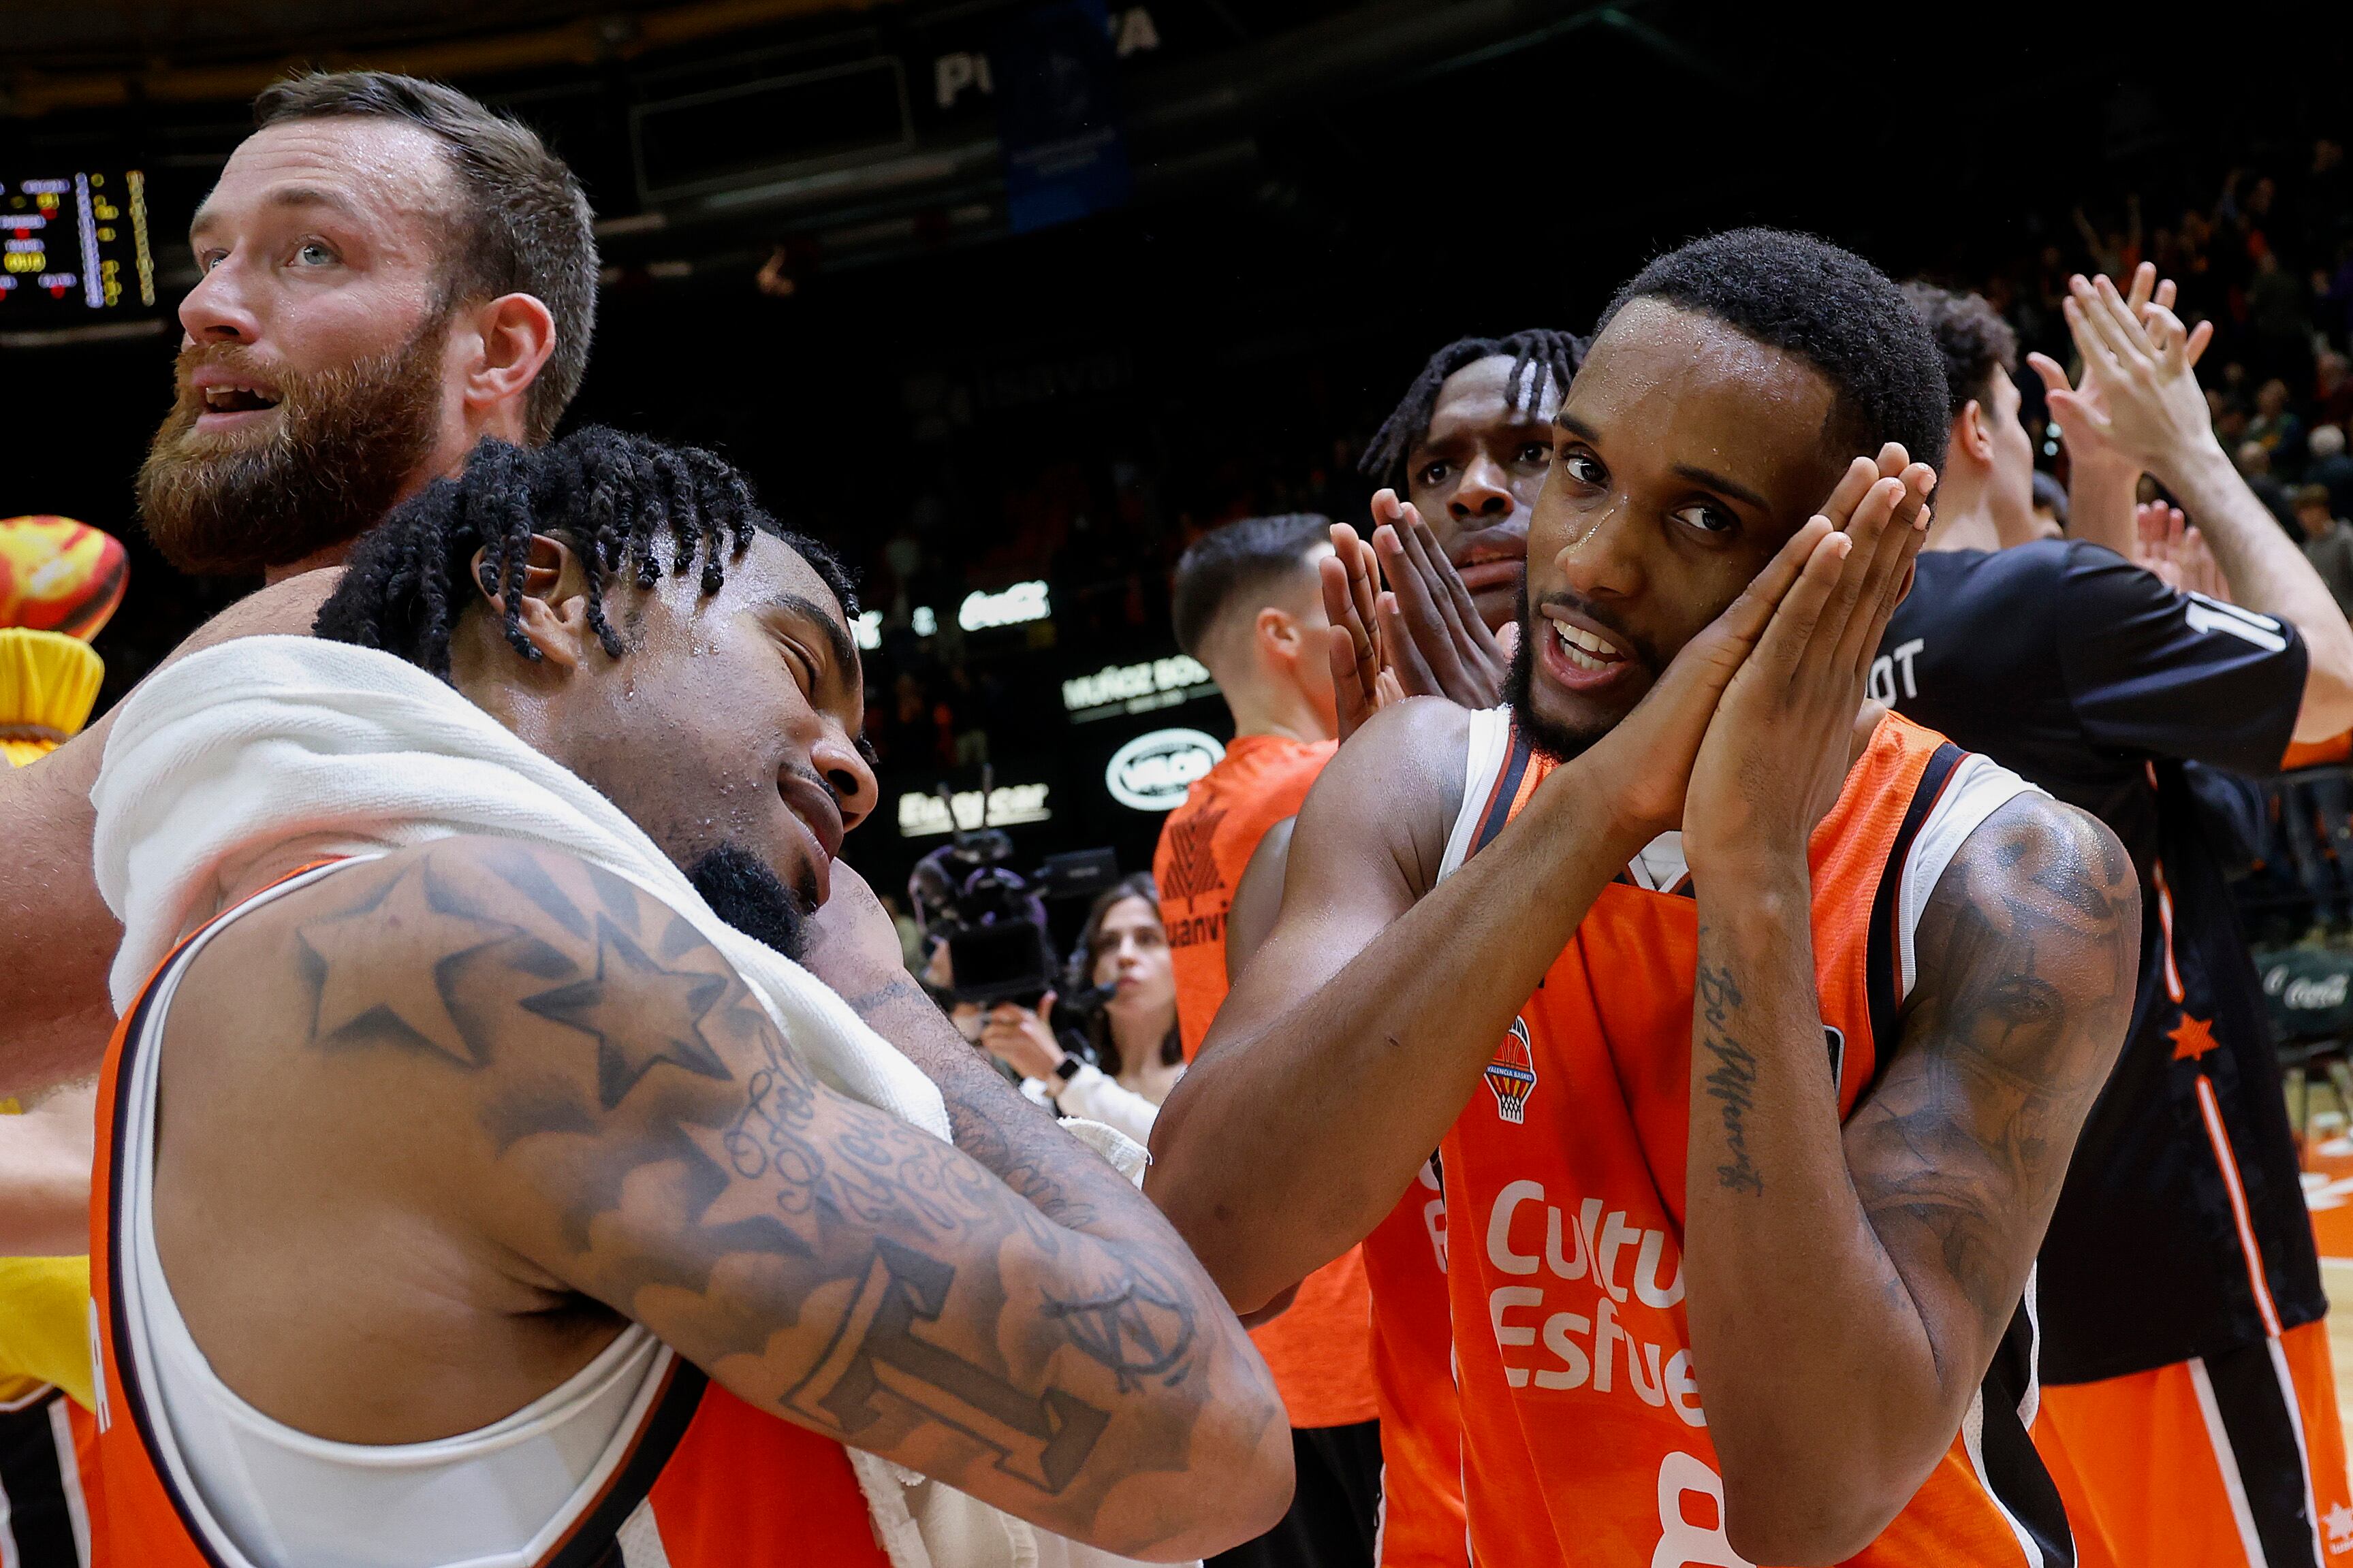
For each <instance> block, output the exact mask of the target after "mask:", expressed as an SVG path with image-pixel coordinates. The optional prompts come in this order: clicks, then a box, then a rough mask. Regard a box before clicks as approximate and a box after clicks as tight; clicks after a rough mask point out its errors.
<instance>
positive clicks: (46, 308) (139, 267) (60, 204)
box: [0, 169, 155, 329]
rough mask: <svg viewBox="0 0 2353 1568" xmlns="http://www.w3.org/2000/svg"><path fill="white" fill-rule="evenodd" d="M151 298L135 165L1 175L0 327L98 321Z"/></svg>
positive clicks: (141, 306)
mask: <svg viewBox="0 0 2353 1568" xmlns="http://www.w3.org/2000/svg"><path fill="white" fill-rule="evenodd" d="M154 303H155V255H154V249H153V247H152V246H151V245H150V244H149V242H148V236H147V180H146V176H145V175H144V174H142V173H141V172H140V171H139V170H137V169H88V170H77V171H74V172H72V173H59V174H50V175H46V176H40V177H36V178H31V179H5V180H0V329H5V328H6V327H8V326H9V325H12V324H21V325H26V326H31V325H45V326H64V325H69V324H71V323H73V322H75V321H103V320H106V319H108V318H110V317H113V316H116V315H122V316H129V315H134V314H137V313H139V312H141V311H142V310H147V309H151V308H153V305H154Z"/></svg>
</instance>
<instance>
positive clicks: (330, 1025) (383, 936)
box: [294, 864, 536, 1067]
mask: <svg viewBox="0 0 2353 1568" xmlns="http://www.w3.org/2000/svg"><path fill="white" fill-rule="evenodd" d="M294 935H295V938H296V940H297V941H298V942H301V946H302V948H303V950H304V954H305V960H306V964H305V966H306V967H307V968H308V969H309V970H310V978H311V985H312V988H313V992H314V994H315V1005H314V1008H313V1011H312V1014H311V1038H312V1039H314V1040H318V1041H321V1042H322V1043H329V1044H344V1043H356V1042H361V1041H368V1040H375V1041H383V1040H391V1041H394V1042H396V1043H398V1044H401V1045H406V1046H410V1047H424V1048H427V1049H430V1050H434V1051H438V1052H439V1053H440V1054H442V1055H443V1056H446V1057H448V1058H451V1059H452V1060H454V1061H457V1062H459V1063H460V1064H462V1065H464V1066H466V1067H479V1066H480V1065H481V1064H482V1062H483V1061H485V1060H487V1059H488V1053H487V1050H486V1048H485V1047H483V1045H482V1043H481V1042H480V1040H479V1039H478V1036H479V1035H480V1028H479V1027H477V1026H475V1021H474V1020H473V1019H472V1018H471V1016H470V1012H469V1009H467V1008H466V1007H465V1006H464V1005H462V1003H461V1002H459V1000H458V992H457V988H456V982H457V980H458V978H459V975H460V973H462V972H463V970H464V968H465V966H466V964H467V963H468V962H469V961H470V960H471V959H472V958H473V957H474V956H475V955H476V954H478V953H480V952H483V950H485V949H487V948H492V947H498V946H501V944H504V943H508V942H512V941H514V940H515V939H517V938H523V939H525V940H526V941H528V940H529V936H528V933H527V932H525V931H523V930H522V928H521V927H520V926H515V925H510V924H509V923H507V922H506V921H499V920H491V919H488V918H485V917H483V916H480V915H476V914H472V913H470V912H468V911H467V910H465V909H464V908H463V906H462V905H461V904H459V902H458V901H457V900H455V899H454V898H453V897H451V896H449V895H448V892H447V890H446V889H442V888H439V887H438V886H437V885H436V884H435V882H434V880H433V879H432V878H431V876H430V875H429V874H428V872H427V869H426V868H425V867H424V866H423V865H422V864H418V865H413V866H411V867H409V868H407V869H406V870H405V871H403V872H402V873H401V874H400V875H399V876H398V877H396V878H395V879H393V880H392V881H390V882H388V883H386V884H385V886H384V887H383V888H382V889H379V890H378V891H377V893H376V895H375V898H373V899H371V900H368V901H367V902H366V903H364V904H362V905H360V906H358V907H357V908H354V909H350V910H344V911H343V912H342V913H340V914H334V915H329V916H327V917H325V918H324V919H322V920H315V921H310V922H308V923H306V924H303V925H300V926H297V927H296V928H295V931H294ZM533 945H536V944H533ZM404 963H406V965H408V966H409V968H410V970H411V973H406V974H403V973H400V967H401V965H402V964H404Z"/></svg>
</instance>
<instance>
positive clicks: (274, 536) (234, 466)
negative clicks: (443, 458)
mask: <svg viewBox="0 0 2353 1568" xmlns="http://www.w3.org/2000/svg"><path fill="white" fill-rule="evenodd" d="M447 327H448V312H446V311H436V312H435V313H434V315H433V317H432V318H431V319H430V320H428V321H427V322H426V323H425V324H424V325H423V326H422V327H420V328H419V329H417V332H416V334H415V335H414V336H412V337H411V338H410V339H409V340H408V341H407V342H405V343H403V344H401V345H400V346H399V347H398V348H396V349H393V350H391V351H389V352H388V353H383V354H379V355H376V356H374V357H372V358H368V359H363V360H358V361H354V362H353V363H350V364H347V365H341V366H338V367H336V368H335V369H333V370H330V371H322V372H321V373H319V374H303V375H298V374H292V373H290V372H287V371H284V370H280V371H276V372H273V373H272V374H269V375H268V376H267V377H260V370H259V365H257V364H255V363H254V362H253V361H252V360H251V358H250V353H251V351H250V350H248V349H247V348H246V346H245V345H244V344H242V343H196V344H193V345H191V346H189V347H187V348H185V349H182V350H181V351H180V357H179V362H178V364H177V366H176V373H177V383H178V386H179V396H178V398H177V400H176V401H175V402H174V404H173V405H172V412H171V413H170V414H168V415H166V416H164V423H163V425H162V426H160V427H159V428H158V429H157V430H156V432H155V440H154V444H153V446H152V447H149V448H148V452H147V460H146V462H144V463H143V464H142V465H141V466H140V468H139V511H140V516H141V518H142V521H144V522H145V523H146V525H147V536H148V537H149V538H150V539H152V540H153V541H154V542H155V548H156V549H158V550H160V551H162V552H163V553H164V559H165V560H166V561H169V562H170V563H172V564H173V565H174V566H176V567H178V568H179V569H180V570H181V571H183V572H206V573H222V574H230V573H237V574H245V573H253V572H259V571H260V570H262V569H263V568H264V567H269V566H284V565H287V564H289V563H292V562H296V561H300V560H301V559H302V558H303V557H305V556H308V555H315V554H317V553H318V552H320V551H322V550H326V549H330V548H332V546H334V545H338V544H343V543H345V542H348V541H350V540H352V539H354V538H356V537H358V536H359V535H360V534H362V533H364V532H365V531H367V530H368V529H370V528H373V527H375V524H376V523H378V522H380V521H383V519H384V515H385V512H387V511H389V510H392V503H393V501H394V500H395V499H396V497H397V496H398V495H399V494H400V492H401V489H402V488H403V487H404V486H406V484H407V483H408V481H409V480H410V479H412V478H414V477H415V475H416V473H417V466H418V465H419V464H420V463H422V462H423V461H424V460H425V457H426V454H427V453H428V452H429V451H431V450H432V448H433V441H434V437H435V436H436V434H437V433H438V428H439V426H440V422H441V356H442V346H443V344H444V343H445V342H446V341H447V339H448V332H447ZM208 364H218V365H225V366H227V367H228V368H230V369H231V370H239V369H248V368H250V369H251V370H252V372H253V374H255V375H256V376H257V377H260V378H261V379H266V380H268V381H269V382H272V383H274V384H276V385H277V387H278V391H279V404H278V409H279V414H278V422H277V425H276V426H275V428H273V429H271V430H269V432H267V433H266V434H264V435H261V436H259V437H251V436H247V437H242V438H240V437H215V436H210V435H207V434H206V433H204V432H202V431H200V430H198V429H197V428H196V419H197V416H199V415H201V414H203V413H204V412H205V399H204V395H203V393H202V392H200V391H199V390H198V389H197V388H196V387H195V386H194V385H192V384H190V382H189V377H190V376H191V375H193V374H195V371H196V370H197V369H199V368H200V367H202V366H205V365H208Z"/></svg>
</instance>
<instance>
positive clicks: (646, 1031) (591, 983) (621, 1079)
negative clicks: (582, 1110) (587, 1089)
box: [522, 913, 732, 1110]
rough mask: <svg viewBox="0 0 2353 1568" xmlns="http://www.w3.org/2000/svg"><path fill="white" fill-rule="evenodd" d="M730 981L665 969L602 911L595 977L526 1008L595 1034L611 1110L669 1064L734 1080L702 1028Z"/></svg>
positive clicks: (600, 1089) (602, 1092) (600, 1078)
mask: <svg viewBox="0 0 2353 1568" xmlns="http://www.w3.org/2000/svg"><path fill="white" fill-rule="evenodd" d="M728 984H729V983H728V981H727V980H726V978H725V977H723V976H722V975H716V974H702V973H695V972H693V971H691V970H677V969H666V968H664V967H663V966H662V964H661V963H659V961H658V960H656V959H655V958H653V957H652V956H651V955H649V953H648V952H646V951H645V950H644V949H643V948H641V947H639V946H638V944H637V943H636V942H632V941H630V940H629V937H628V933H627V932H625V931H622V930H621V928H620V927H619V926H617V925H616V924H614V923H613V921H611V920H610V919H609V918H608V917H607V916H606V915H603V914H601V913H600V914H599V915H597V917H596V973H594V974H592V975H589V976H587V977H586V978H585V979H581V980H576V981H574V982H573V983H572V984H569V985H559V986H557V987H556V988H555V989H554V990H553V991H543V992H541V993H540V994H538V995H536V996H526V997H524V998H523V1001H522V1005H523V1007H524V1008H525V1010H527V1011H529V1012H533V1013H536V1014H538V1015H539V1016H541V1017H543V1018H547V1019H550V1020H552V1021H554V1022H555V1023H558V1024H562V1025H564V1026H565V1027H567V1028H573V1029H577V1030H579V1031H580V1032H581V1033H582V1034H584V1035H594V1036H595V1037H596V1094H597V1098H598V1099H599V1100H602V1101H603V1102H604V1107H605V1109H606V1110H612V1109H613V1108H614V1107H615V1106H617V1105H618V1104H620V1103H621V1100H622V1099H623V1097H624V1096H626V1095H627V1094H628V1092H629V1090H630V1089H633V1088H635V1087H636V1086H637V1082H638V1079H641V1078H643V1077H645V1076H646V1074H648V1073H649V1072H651V1071H652V1070H653V1069H654V1068H657V1067H659V1066H660V1065H661V1064H662V1063H664V1062H668V1063H670V1065H671V1066H673V1067H680V1068H685V1069H686V1070H687V1071H689V1072H693V1073H701V1074H702V1076H703V1077H705V1078H715V1079H727V1078H729V1077H731V1076H732V1075H731V1074H730V1073H729V1072H728V1070H727V1066H726V1064H725V1063H724V1062H723V1061H721V1060H720V1059H719V1055H718V1053H717V1052H715V1051H713V1050H712V1048H711V1046H710V1044H709V1043H708V1042H707V1041H705V1040H704V1039H703V1037H702V1028H701V1024H702V1016H703V1015H704V1014H706V1013H708V1012H710V1011H711V1009H712V1006H713V1005H716V1004H717V1002H718V1001H719V998H720V997H721V996H722V995H723V994H725V993H726V991H727V987H728Z"/></svg>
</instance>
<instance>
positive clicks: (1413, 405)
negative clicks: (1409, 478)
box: [1356, 327, 1586, 490]
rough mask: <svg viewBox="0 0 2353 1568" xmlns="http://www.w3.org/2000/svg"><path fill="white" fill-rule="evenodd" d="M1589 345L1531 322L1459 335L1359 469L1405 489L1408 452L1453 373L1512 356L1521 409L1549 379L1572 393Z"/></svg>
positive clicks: (1425, 430)
mask: <svg viewBox="0 0 2353 1568" xmlns="http://www.w3.org/2000/svg"><path fill="white" fill-rule="evenodd" d="M1585 344H1586V340H1585V339H1583V338H1580V337H1578V336H1577V335H1576V334H1575V333H1572V332H1556V331H1552V330H1551V329H1550V328H1547V327H1531V328H1529V329H1528V330H1527V331H1522V332H1514V333H1512V334H1510V335H1509V336H1507V337H1501V338H1457V339H1455V340H1454V341H1453V342H1451V343H1449V344H1447V345H1446V346H1445V347H1444V348H1442V349H1440V350H1439V351H1438V352H1437V353H1434V354H1432V355H1430V358H1429V359H1428V360H1427V361H1425V362H1424V363H1423V364H1422V367H1421V373H1420V374H1418V375H1416V376H1415V377H1414V378H1413V384H1412V385H1411V386H1409V387H1407V388H1406V389H1405V395H1404V396H1403V397H1401V398H1399V399H1398V405H1397V406H1396V407H1395V408H1393V409H1391V410H1390V411H1389V416H1388V418H1387V419H1384V420H1382V421H1381V427H1380V428H1379V429H1377V430H1376V431H1374V432H1373V438H1372V440H1371V441H1369V442H1367V443H1366V447H1365V456H1364V458H1363V459H1362V460H1361V461H1360V462H1359V463H1358V464H1357V465H1356V466H1357V468H1358V469H1359V470H1360V471H1361V472H1362V473H1363V474H1364V475H1365V476H1366V478H1367V479H1377V480H1378V481H1379V482H1381V483H1383V484H1386V485H1388V486H1391V487H1393V488H1394V489H1399V490H1402V489H1405V484H1406V468H1405V460H1406V457H1407V455H1408V454H1409V453H1410V452H1411V451H1412V450H1413V444H1414V443H1415V442H1417V441H1419V440H1420V439H1421V438H1422V437H1424V436H1427V435H1428V434H1430V416H1431V415H1432V414H1434V413H1436V412H1437V411H1438V392H1439V389H1440V387H1442V386H1444V385H1445V384H1446V378H1447V377H1448V376H1450V375H1452V374H1454V373H1455V372H1456V371H1458V370H1464V369H1467V368H1469V367H1470V366H1472V365H1474V364H1477V363H1479V362H1480V361H1481V360H1482V359H1495V358H1499V357H1502V358H1508V359H1510V360H1511V362H1512V368H1511V369H1510V370H1509V371H1507V372H1505V373H1504V390H1505V394H1506V395H1508V396H1509V397H1510V399H1511V404H1512V409H1513V412H1514V413H1517V412H1518V411H1520V410H1521V409H1524V408H1526V407H1528V406H1529V405H1531V404H1533V403H1535V400H1536V399H1537V398H1539V397H1541V396H1543V395H1544V389H1545V385H1546V382H1547V381H1548V382H1550V384H1551V385H1552V388H1553V390H1554V392H1555V393H1556V395H1560V396H1567V394H1568V384H1569V382H1570V381H1571V380H1572V379H1573V378H1574V377H1575V376H1576V374H1577V366H1579V365H1581V364H1583V363H1585Z"/></svg>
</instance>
